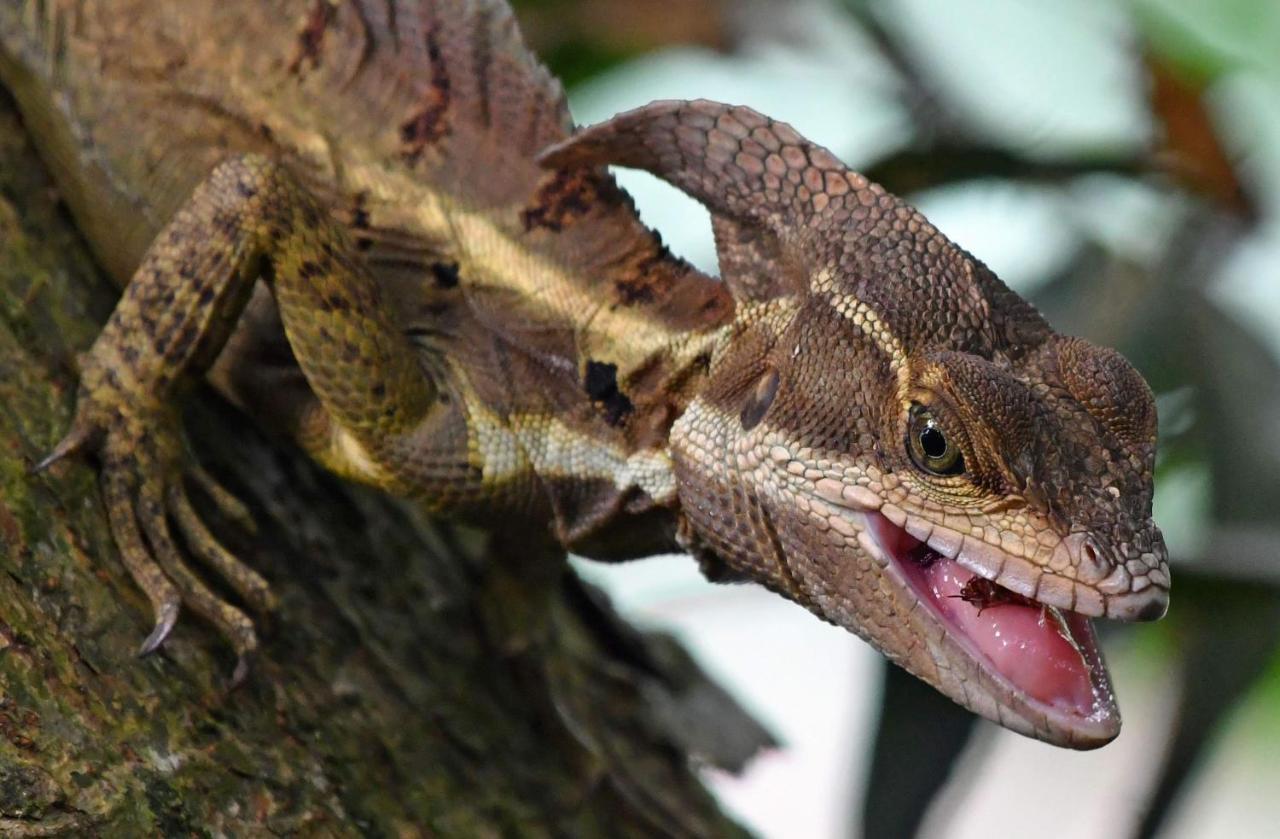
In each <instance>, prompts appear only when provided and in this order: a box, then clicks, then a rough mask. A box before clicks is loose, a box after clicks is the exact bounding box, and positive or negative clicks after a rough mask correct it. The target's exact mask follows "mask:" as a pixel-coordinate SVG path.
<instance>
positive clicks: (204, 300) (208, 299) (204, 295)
mask: <svg viewBox="0 0 1280 839" xmlns="http://www.w3.org/2000/svg"><path fill="white" fill-rule="evenodd" d="M216 296H217V292H216V291H215V290H214V287H213V286H211V285H207V286H205V287H204V288H202V289H200V305H201V306H208V305H211V304H212V303H213V298H214V297H216Z"/></svg>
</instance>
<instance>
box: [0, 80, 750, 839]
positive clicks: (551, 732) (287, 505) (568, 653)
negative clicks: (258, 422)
mask: <svg viewBox="0 0 1280 839" xmlns="http://www.w3.org/2000/svg"><path fill="white" fill-rule="evenodd" d="M114 296H115V294H114V292H113V290H112V289H111V287H110V286H109V285H108V284H107V283H106V281H105V280H103V279H102V278H101V275H100V274H99V273H98V271H97V270H96V268H95V267H94V265H93V263H92V261H91V259H90V257H89V256H88V255H87V252H86V250H85V249H84V247H83V245H82V243H81V242H80V240H79V239H78V237H77V234H76V232H75V230H74V228H73V227H72V226H71V224H70V220H69V217H68V216H67V214H66V212H65V211H64V209H63V208H61V206H60V205H59V203H58V199H57V195H56V193H55V191H54V189H53V187H52V184H51V182H50V181H49V179H48V177H47V175H46V174H45V172H44V170H43V168H42V167H41V165H40V163H39V161H38V159H37V157H36V155H35V154H34V151H33V149H32V148H31V145H30V143H29V142H28V140H27V139H26V138H25V136H24V134H23V132H22V128H21V123H20V121H19V119H18V118H17V117H16V115H15V113H14V111H13V108H12V104H11V103H10V102H9V101H8V99H7V98H6V97H4V96H3V94H2V93H0V561H2V562H3V568H4V571H5V572H6V573H4V574H0V834H3V835H6V836H51V835H60V834H64V833H73V834H78V835H83V834H91V835H110V836H120V835H124V836H131V835H165V836H174V835H180V836H186V835H238V836H245V835H260V834H263V833H266V832H271V833H273V834H280V833H284V834H290V833H303V834H307V835H324V836H346V835H375V836H379V835H394V836H419V835H429V836H436V835H440V836H468V837H470V836H525V835H530V836H538V835H555V836H596V835H601V836H605V835H607V836H611V837H612V836H651V835H668V834H670V835H681V836H683V835H691V836H713V835H714V836H718V835H737V834H739V833H741V830H740V829H739V828H738V827H736V826H735V825H734V824H732V823H731V822H730V821H729V820H728V819H726V818H725V817H724V816H723V815H721V814H720V813H719V812H718V810H717V808H716V806H715V804H714V802H713V800H712V799H711V797H710V796H709V795H708V793H707V792H706V791H705V790H704V789H703V787H702V786H701V784H700V783H699V781H698V779H697V777H696V776H695V774H694V773H693V771H692V770H691V767H690V762H691V758H692V759H697V760H702V761H705V762H709V763H712V764H714V765H719V766H724V767H727V768H731V769H733V768H739V767H740V766H741V765H742V763H744V762H745V761H746V760H747V759H748V757H749V756H750V755H751V754H752V753H753V752H754V751H756V750H757V749H758V748H759V747H761V746H762V745H764V744H766V743H767V742H768V735H767V734H766V733H765V732H764V731H763V730H761V729H760V727H759V726H758V725H756V724H755V723H754V722H753V721H752V720H751V719H750V718H748V717H747V716H746V714H745V713H743V712H742V711H741V709H739V708H738V707H737V706H736V705H735V704H734V703H733V701H732V700H731V699H730V698H729V697H728V696H727V695H725V694H724V693H723V692H722V691H720V690H719V689H718V688H717V687H716V686H714V685H713V684H712V683H710V682H709V681H708V680H707V679H706V677H705V676H704V675H703V674H702V673H701V672H700V671H698V669H697V668H696V666H694V665H693V664H692V662H691V661H690V660H689V658H688V656H687V655H686V654H685V653H684V652H683V651H682V650H681V649H680V648H679V647H678V646H677V645H676V644H675V643H674V642H672V641H671V640H670V639H667V638H663V637H660V636H654V635H646V634H641V633H639V632H637V631H635V630H633V629H631V628H630V627H628V626H626V625H625V624H623V623H621V622H620V621H619V619H618V618H617V617H616V616H615V615H614V613H613V612H612V611H611V609H610V608H609V606H608V605H607V603H605V602H603V600H602V599H601V597H600V596H599V595H598V594H597V593H596V592H594V591H592V590H590V589H588V588H587V587H585V586H584V584H583V583H581V582H580V581H579V580H578V579H577V578H576V577H575V575H574V574H573V572H572V570H571V569H570V568H569V566H568V565H567V564H566V562H565V560H564V557H563V555H561V554H559V553H557V552H554V551H550V550H542V551H540V550H538V549H536V548H530V547H529V545H531V544H537V543H538V540H537V539H536V538H529V537H528V535H523V536H520V537H519V538H517V537H516V536H514V535H508V536H507V537H505V538H504V539H502V540H498V539H496V538H490V537H486V536H485V535H484V534H481V533H476V532H473V531H466V530H463V529H461V528H456V527H445V526H441V525H438V524H434V523H431V522H428V521H427V520H426V519H425V518H423V517H422V516H420V515H419V514H417V513H416V512H415V511H413V510H411V509H409V508H408V507H407V506H405V505H403V504H401V503H398V502H396V501H394V500H392V499H388V498H386V497H383V496H381V495H379V494H377V493H374V492H370V491H365V490H362V489H360V488H357V487H352V486H349V485H345V484H343V483H342V482H340V481H338V480H336V479H334V478H333V477H331V476H329V475H327V474H324V473H323V472H321V471H319V470H318V469H317V468H315V467H314V466H313V465H312V464H311V463H309V462H308V461H307V460H306V459H305V458H303V457H302V456H301V455H300V454H299V453H297V452H295V451H292V450H289V449H288V448H287V447H286V446H284V445H282V444H281V443H279V442H278V441H276V442H270V441H268V440H266V439H265V438H264V437H263V436H261V435H260V434H258V433H257V431H256V430H255V429H254V428H253V426H252V424H251V422H250V421H249V420H248V419H247V418H245V417H244V416H242V415H240V414H238V413H237V412H235V411H234V410H233V409H231V408H230V407H228V406H227V405H225V404H223V403H221V402H220V401H219V400H218V399H217V398H216V397H215V396H213V395H212V394H209V393H198V394H197V395H196V397H195V398H194V399H192V400H191V402H192V405H191V409H190V410H189V412H188V413H189V417H188V427H189V429H190V431H191V438H192V442H193V445H194V448H195V450H196V452H198V453H199V455H200V457H201V459H202V461H203V462H204V463H205V465H206V466H207V467H208V468H209V470H210V471H211V472H213V473H214V474H216V475H217V476H218V477H219V478H220V479H222V480H223V481H224V482H225V483H226V485H227V486H229V487H230V488H232V489H233V490H234V491H235V492H236V494H237V495H239V497H240V498H242V499H243V500H244V501H245V502H246V503H247V504H248V507H249V508H250V510H252V513H253V519H254V520H255V522H256V526H255V527H246V526H244V524H243V523H238V522H235V521H230V520H228V519H226V518H225V517H222V518H220V517H219V516H218V515H216V511H215V510H214V509H213V505H211V504H210V505H205V506H206V507H208V508H209V509H208V510H205V511H204V512H206V513H208V516H207V519H206V520H208V521H209V522H210V524H211V525H212V526H213V528H214V530H215V531H216V532H217V533H218V534H219V536H220V537H221V538H222V539H223V541H224V542H225V543H226V544H227V545H228V547H230V548H232V549H233V551H234V552H236V553H237V554H238V555H240V556H241V557H243V558H245V559H246V560H248V561H250V562H251V563H252V564H253V565H254V566H255V567H257V568H258V569H259V570H261V571H262V572H263V573H264V574H265V575H266V576H267V578H268V579H270V580H271V581H272V582H273V585H274V586H275V590H276V593H277V594H278V595H279V596H280V598H281V601H282V606H281V608H280V610H279V613H278V614H277V615H276V616H275V618H274V620H273V626H272V627H263V628H264V629H267V630H268V631H267V633H266V639H265V644H264V647H265V648H264V651H263V654H262V655H261V656H260V657H259V658H258V660H257V661H256V663H255V665H254V668H253V671H252V674H251V676H250V678H249V680H248V682H247V683H246V684H245V685H243V686H242V687H240V688H238V689H237V690H235V691H233V692H231V693H227V692H226V688H225V685H226V681H227V677H228V675H229V672H230V669H231V665H232V660H231V654H230V651H229V650H228V648H227V647H226V646H225V645H224V644H223V643H222V642H221V641H220V640H219V639H218V637H217V636H216V635H215V634H214V633H213V632H212V631H211V630H210V629H209V628H208V627H206V626H204V625H203V624H201V623H200V622H199V621H198V620H197V619H195V618H192V617H191V616H190V615H186V616H184V619H183V620H181V621H180V622H179V625H178V628H177V630H176V631H175V633H174V635H173V637H172V638H171V639H170V640H169V642H168V643H167V644H166V645H165V647H164V648H163V649H162V651H161V652H159V653H158V654H155V655H152V656H149V657H147V658H138V657H137V656H136V655H135V651H136V649H137V647H138V644H139V643H140V642H141V640H142V639H143V637H144V636H145V635H146V634H147V632H148V631H149V629H150V614H149V607H148V605H147V603H146V600H145V598H144V597H143V596H142V595H141V593H140V592H139V591H138V590H136V589H135V588H134V586H133V585H132V583H131V582H130V580H129V578H128V575H127V574H126V572H125V570H124V567H123V565H122V564H121V562H120V560H119V557H118V554H117V552H116V550H115V547H114V545H113V543H112V540H111V537H110V533H109V531H108V528H107V523H106V520H105V518H104V514H103V510H102V506H101V502H100V499H99V496H98V490H97V483H96V481H95V473H94V471H93V469H92V467H91V465H89V464H86V463H83V462H76V463H72V464H68V465H64V466H59V467H57V468H55V469H54V470H52V472H51V474H42V475H39V476H35V477H32V476H29V474H28V469H29V467H30V465H31V464H32V463H33V462H34V461H35V460H36V459H37V458H38V457H39V456H41V455H42V454H44V453H45V452H47V451H48V449H49V448H50V446H51V445H52V444H53V443H54V441H55V440H56V439H57V438H58V437H59V436H60V434H61V433H62V432H63V431H64V430H65V429H66V427H67V423H68V421H69V419H70V415H71V408H72V402H73V398H74V394H75V382H76V378H75V373H74V359H75V356H76V353H77V352H79V351H82V350H84V349H85V348H87V347H88V346H89V345H90V343H91V342H92V340H93V337H94V335H95V334H96V332H97V330H98V328H99V325H100V324H101V323H102V322H103V320H105V318H106V315H107V314H108V312H109V310H110V307H111V305H112V302H113V299H114ZM197 500H199V499H197ZM260 626H261V624H260Z"/></svg>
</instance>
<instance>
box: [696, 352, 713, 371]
mask: <svg viewBox="0 0 1280 839" xmlns="http://www.w3.org/2000/svg"><path fill="white" fill-rule="evenodd" d="M693 366H694V367H697V368H698V369H699V370H702V371H704V372H705V371H707V370H710V369H711V353H709V352H700V353H698V354H697V355H695V356H694V357H693Z"/></svg>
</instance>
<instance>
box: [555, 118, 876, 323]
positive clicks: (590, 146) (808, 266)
mask: <svg viewBox="0 0 1280 839" xmlns="http://www.w3.org/2000/svg"><path fill="white" fill-rule="evenodd" d="M538 160H539V162H540V163H541V164H542V165H543V166H547V167H553V168H572V167H580V166H599V165H603V164H610V163H611V164H616V165H619V166H628V167H631V168H635V169H643V170H645V171H647V172H650V173H652V174H654V175H656V176H658V177H659V178H662V179H663V180H665V181H667V182H668V183H670V184H672V185H673V186H675V187H677V188H678V189H680V190H682V191H684V192H685V193H687V194H688V195H690V196H692V197H693V198H696V199H697V200H698V201H700V202H701V203H702V204H703V205H704V206H705V207H707V209H708V210H710V211H711V215H712V224H713V227H714V229H715V235H716V248H717V251H718V253H719V255H720V268H721V274H722V276H723V278H724V280H725V282H726V283H727V284H728V285H729V287H730V290H731V291H732V293H733V295H734V297H735V298H737V299H739V300H763V299H768V298H770V297H775V296H778V295H782V294H793V293H797V292H802V291H804V290H805V287H806V283H807V281H808V277H809V276H810V275H811V274H812V273H813V268H814V267H816V266H818V265H821V264H825V263H826V262H827V261H828V257H832V256H838V254H833V253H825V252H824V251H826V250H829V249H830V248H831V247H832V245H833V240H834V244H835V245H836V246H837V247H838V246H839V245H840V240H841V239H842V237H841V236H838V235H837V236H835V237H832V236H831V235H830V232H831V231H832V230H836V231H839V230H840V228H841V227H845V226H848V224H849V223H850V222H856V221H858V220H860V219H861V220H865V219H867V218H869V217H870V216H871V215H874V214H875V213H876V212H878V211H879V209H880V205H882V204H883V203H884V200H885V199H886V198H887V196H886V195H885V193H884V192H883V190H881V189H880V188H879V187H875V186H872V185H871V184H869V183H868V182H867V180H866V179H865V178H863V177H862V176H861V175H858V174H855V173H853V172H850V171H849V170H848V169H847V168H846V167H845V166H844V164H843V163H841V162H840V161H839V160H837V159H836V157H835V156H834V155H832V154H831V152H829V151H827V150H826V149H824V148H822V147H821V146H818V145H815V144H813V143H810V142H809V141H808V140H806V139H804V138H803V137H801V136H800V135H799V134H798V133H797V132H796V131H795V129H793V128H792V127H791V126H789V125H787V124H786V123H782V122H776V121H774V120H772V119H769V118H768V117H766V116H764V115H762V114H760V113H757V112H756V111H753V110H751V109H750V108H745V107H741V106H735V105H725V104H722V103H719V102H710V101H707V100H702V99H700V100H695V101H674V100H668V101H661V102H653V103H651V104H649V105H646V106H644V107H643V108H638V109H636V110H633V111H628V112H626V113H623V114H619V115H618V116H616V117H614V118H613V119H610V120H607V121H605V122H602V123H599V124H598V125H593V126H591V127H589V128H585V129H583V130H581V131H579V132H578V133H577V134H575V135H574V136H573V137H570V138H569V139H568V140H565V141H563V142H560V143H557V144H556V145H553V146H551V147H550V148H548V149H546V150H545V151H543V152H542V154H541V155H539V157H538ZM889 200H892V199H889Z"/></svg>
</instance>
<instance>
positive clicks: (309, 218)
mask: <svg viewBox="0 0 1280 839" xmlns="http://www.w3.org/2000/svg"><path fill="white" fill-rule="evenodd" d="M302 223H303V225H304V226H306V228H307V229H308V230H314V229H315V228H317V227H319V226H320V211H319V210H317V209H316V208H315V206H314V205H313V204H311V203H306V204H303V205H302Z"/></svg>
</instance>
